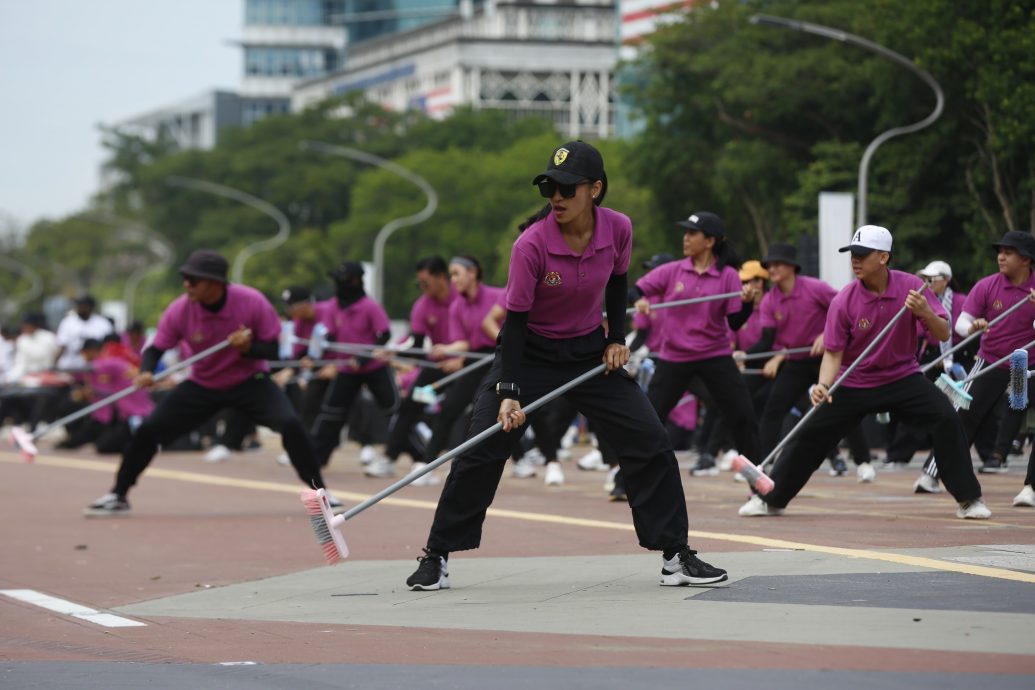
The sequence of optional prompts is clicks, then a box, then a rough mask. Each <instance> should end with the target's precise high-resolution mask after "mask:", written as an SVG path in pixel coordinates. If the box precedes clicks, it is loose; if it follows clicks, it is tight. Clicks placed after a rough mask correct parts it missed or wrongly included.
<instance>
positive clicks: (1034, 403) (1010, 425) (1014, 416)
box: [975, 374, 1035, 486]
mask: <svg viewBox="0 0 1035 690" xmlns="http://www.w3.org/2000/svg"><path fill="white" fill-rule="evenodd" d="M991 375H992V374H989V376H991ZM975 383H976V382H975ZM1033 407H1035V398H1033V397H1031V396H1030V395H1029V397H1028V406H1027V407H1026V408H1024V409H1023V410H1015V409H1013V408H1012V407H1010V406H1009V405H1007V406H1006V410H1005V412H1003V417H1002V419H1001V420H1000V422H999V434H998V435H997V436H996V439H995V454H996V455H998V456H999V457H1000V458H1003V459H1005V458H1006V457H1007V456H1008V455H1009V454H1010V447H1011V446H1012V445H1013V441H1014V439H1015V438H1017V437H1018V435H1019V434H1020V433H1021V432H1022V431H1023V430H1024V429H1023V427H1024V423H1025V421H1026V420H1027V418H1028V410H1030V409H1032V408H1033ZM1032 481H1035V445H1033V446H1032V448H1031V453H1030V454H1029V455H1028V473H1027V474H1026V475H1025V476H1024V484H1025V485H1026V486H1027V485H1031V483H1032Z"/></svg>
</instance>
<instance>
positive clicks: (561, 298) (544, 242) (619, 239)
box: [507, 207, 632, 338]
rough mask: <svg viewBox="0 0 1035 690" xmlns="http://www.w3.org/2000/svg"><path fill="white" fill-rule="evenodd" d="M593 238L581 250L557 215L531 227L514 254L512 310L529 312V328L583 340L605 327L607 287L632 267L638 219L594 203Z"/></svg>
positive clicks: (545, 334) (510, 278)
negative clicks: (571, 244) (634, 226)
mask: <svg viewBox="0 0 1035 690" xmlns="http://www.w3.org/2000/svg"><path fill="white" fill-rule="evenodd" d="M593 212H594V221H595V226H594V228H593V237H592V238H591V239H590V241H589V244H588V245H587V246H586V248H585V250H583V252H582V254H576V253H575V252H574V251H572V249H571V247H569V246H568V244H567V243H566V242H565V241H564V236H563V235H562V234H561V228H560V226H559V225H558V224H557V219H556V218H555V217H554V215H553V214H552V213H551V214H549V215H548V216H547V217H546V218H543V219H542V220H541V221H539V222H537V223H535V224H533V225H531V226H530V227H528V228H526V229H525V231H524V232H523V233H521V236H520V237H518V239H517V241H516V242H514V249H513V251H512V252H511V255H510V272H509V276H508V279H507V309H510V310H511V311H518V312H523V311H527V312H528V329H529V330H530V331H532V332H533V333H536V334H538V335H541V336H543V337H546V338H577V337H579V336H583V335H586V334H587V333H592V332H593V331H594V330H596V329H597V328H600V325H601V322H602V320H603V319H602V316H601V315H602V313H603V308H602V305H603V301H604V287H605V286H606V285H607V281H608V280H610V278H611V276H612V275H624V274H625V273H626V272H627V271H628V270H629V257H630V256H631V254H632V222H630V220H629V219H628V218H627V217H626V216H624V215H622V214H621V213H619V212H618V211H613V210H611V209H609V208H602V207H594V209H593Z"/></svg>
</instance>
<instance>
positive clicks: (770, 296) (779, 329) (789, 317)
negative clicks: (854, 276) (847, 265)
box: [759, 275, 837, 359]
mask: <svg viewBox="0 0 1035 690" xmlns="http://www.w3.org/2000/svg"><path fill="white" fill-rule="evenodd" d="M836 294H837V290H835V289H834V288H833V287H831V286H830V285H828V284H827V283H825V282H823V281H822V280H820V279H819V278H813V277H812V276H803V275H797V276H795V277H794V287H792V288H791V292H790V294H787V295H785V294H784V293H783V290H781V289H780V288H779V286H776V285H774V286H773V288H772V289H771V290H770V291H769V292H767V293H766V294H765V297H763V298H762V304H761V305H759V306H760V309H759V311H760V312H761V315H762V328H773V329H775V331H776V336H775V338H774V339H773V348H774V349H777V350H782V349H784V348H787V349H791V348H796V347H809V346H811V345H812V343H813V342H814V341H815V340H816V338H817V337H818V336H819V334H820V333H822V332H823V330H824V329H825V327H826V321H827V310H828V309H829V308H830V303H831V301H833V299H834V296H835V295H836ZM809 356H810V355H809V353H807V352H805V353H802V354H796V355H788V356H787V358H788V359H807V358H808V357H809Z"/></svg>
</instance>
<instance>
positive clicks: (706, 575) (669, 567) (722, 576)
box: [661, 546, 727, 587]
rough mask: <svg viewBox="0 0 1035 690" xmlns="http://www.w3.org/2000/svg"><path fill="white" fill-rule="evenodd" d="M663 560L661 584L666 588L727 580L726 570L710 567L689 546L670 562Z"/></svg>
mask: <svg viewBox="0 0 1035 690" xmlns="http://www.w3.org/2000/svg"><path fill="white" fill-rule="evenodd" d="M661 558H662V564H661V584H662V585H664V586H668V587H676V586H681V585H711V584H715V583H716V582H725V581H726V579H727V577H726V571H725V570H722V569H721V568H716V567H714V566H711V565H708V564H707V563H705V562H704V561H702V560H701V559H700V558H698V557H697V552H696V551H694V550H693V549H691V548H690V547H689V546H684V547H683V548H682V549H680V550H679V553H677V554H676V555H675V556H673V557H672V558H671V559H670V560H665V557H664V556H662V557H661Z"/></svg>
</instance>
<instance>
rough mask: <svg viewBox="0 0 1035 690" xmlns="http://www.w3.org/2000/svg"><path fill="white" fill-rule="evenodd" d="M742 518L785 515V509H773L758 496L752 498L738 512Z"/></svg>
mask: <svg viewBox="0 0 1035 690" xmlns="http://www.w3.org/2000/svg"><path fill="white" fill-rule="evenodd" d="M737 515H739V516H740V517H771V516H773V515H783V508H772V507H770V506H769V505H768V504H767V503H766V502H765V501H763V500H762V499H761V498H759V497H758V496H752V497H751V498H749V499H748V500H747V503H745V504H744V505H742V506H740V508H739V509H738V510H737Z"/></svg>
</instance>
